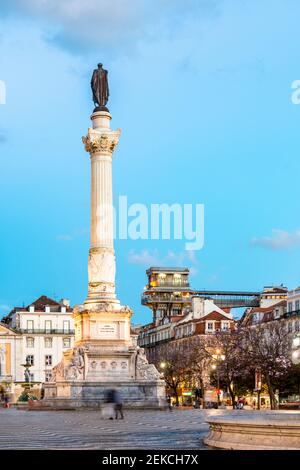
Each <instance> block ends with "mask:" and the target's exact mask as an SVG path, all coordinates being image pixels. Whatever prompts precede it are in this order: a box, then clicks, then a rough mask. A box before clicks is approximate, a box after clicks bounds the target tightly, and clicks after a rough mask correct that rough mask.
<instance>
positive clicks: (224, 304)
mask: <svg viewBox="0 0 300 470" xmlns="http://www.w3.org/2000/svg"><path fill="white" fill-rule="evenodd" d="M194 297H202V298H204V299H213V301H214V303H215V304H216V305H218V307H221V308H240V307H243V308H247V307H259V305H260V298H261V292H248V291H213V290H212V291H210V290H202V291H196V292H195V294H194Z"/></svg>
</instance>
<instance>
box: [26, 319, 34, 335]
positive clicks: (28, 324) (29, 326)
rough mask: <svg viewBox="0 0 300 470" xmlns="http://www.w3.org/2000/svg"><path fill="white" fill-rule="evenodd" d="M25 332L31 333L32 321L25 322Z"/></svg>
mask: <svg viewBox="0 0 300 470" xmlns="http://www.w3.org/2000/svg"><path fill="white" fill-rule="evenodd" d="M27 331H28V333H33V320H27Z"/></svg>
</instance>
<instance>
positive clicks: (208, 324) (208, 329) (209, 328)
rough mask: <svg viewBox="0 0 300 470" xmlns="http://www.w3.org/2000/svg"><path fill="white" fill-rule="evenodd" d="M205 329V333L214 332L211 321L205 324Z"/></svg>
mask: <svg viewBox="0 0 300 470" xmlns="http://www.w3.org/2000/svg"><path fill="white" fill-rule="evenodd" d="M206 329H207V331H213V330H214V324H213V322H211V321H208V322H206Z"/></svg>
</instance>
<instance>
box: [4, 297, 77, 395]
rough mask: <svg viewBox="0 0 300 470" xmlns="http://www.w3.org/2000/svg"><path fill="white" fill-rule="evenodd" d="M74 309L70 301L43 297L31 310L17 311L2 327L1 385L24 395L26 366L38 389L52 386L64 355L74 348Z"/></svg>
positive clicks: (7, 317) (29, 308)
mask: <svg viewBox="0 0 300 470" xmlns="http://www.w3.org/2000/svg"><path fill="white" fill-rule="evenodd" d="M73 344H74V324H73V318H72V308H71V307H70V305H69V302H68V301H67V300H62V301H61V302H56V301H55V300H53V299H50V298H48V297H46V296H41V297H39V298H38V299H37V300H35V301H34V302H32V303H31V304H30V305H28V306H27V307H15V308H14V309H13V310H12V311H11V312H10V313H9V314H8V315H7V316H6V317H5V318H4V319H3V320H2V323H1V324H0V360H1V362H0V371H1V373H0V381H2V382H10V383H11V384H13V385H12V387H13V395H14V396H15V395H16V394H17V393H18V392H20V390H21V388H20V384H21V382H23V381H24V366H23V364H25V363H29V364H30V365H31V367H30V374H31V382H33V383H34V384H35V387H36V388H40V387H41V385H42V383H44V382H48V381H49V380H50V377H51V370H52V368H53V366H55V365H56V364H58V363H59V362H60V360H61V358H62V355H63V352H64V351H66V350H67V349H70V348H72V347H73Z"/></svg>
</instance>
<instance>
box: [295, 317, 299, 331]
mask: <svg viewBox="0 0 300 470" xmlns="http://www.w3.org/2000/svg"><path fill="white" fill-rule="evenodd" d="M295 331H296V332H297V333H298V332H299V320H296V321H295Z"/></svg>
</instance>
